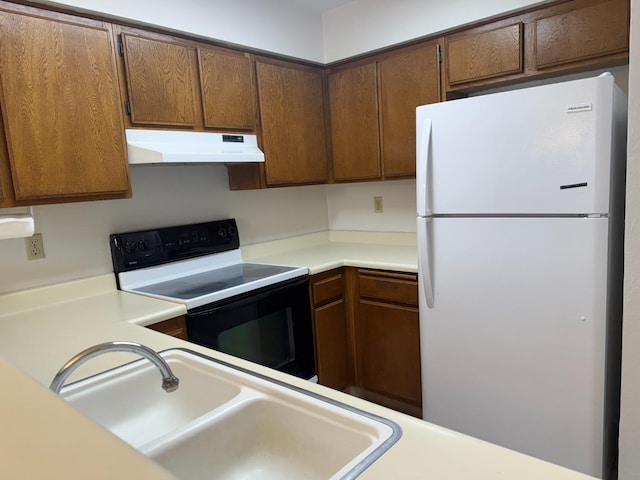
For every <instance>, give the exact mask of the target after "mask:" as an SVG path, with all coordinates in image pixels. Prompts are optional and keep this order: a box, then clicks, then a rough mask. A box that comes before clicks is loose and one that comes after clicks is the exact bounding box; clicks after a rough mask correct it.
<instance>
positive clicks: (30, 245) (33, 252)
mask: <svg viewBox="0 0 640 480" xmlns="http://www.w3.org/2000/svg"><path fill="white" fill-rule="evenodd" d="M24 244H25V247H26V249H27V260H40V259H41V258H44V244H43V243H42V234H41V233H34V234H33V235H32V236H30V237H27V238H25V239H24Z"/></svg>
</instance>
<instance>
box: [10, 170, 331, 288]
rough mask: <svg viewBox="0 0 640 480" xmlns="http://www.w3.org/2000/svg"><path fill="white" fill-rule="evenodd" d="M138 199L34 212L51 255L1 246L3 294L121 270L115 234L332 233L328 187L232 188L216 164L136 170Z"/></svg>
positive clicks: (246, 239) (15, 243)
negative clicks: (193, 229) (190, 226)
mask: <svg viewBox="0 0 640 480" xmlns="http://www.w3.org/2000/svg"><path fill="white" fill-rule="evenodd" d="M131 181H132V187H133V198H132V199H128V200H109V201H99V202H82V203H69V204H60V205H45V206H41V207H35V208H34V217H35V220H36V232H40V233H42V238H43V243H44V250H45V255H46V258H44V259H42V260H32V261H27V258H26V253H25V244H24V239H11V240H2V241H0V272H1V273H0V293H3V292H9V291H14V290H21V289H24V288H30V287H35V286H39V285H46V284H50V283H56V282H62V281H68V280H72V279H76V278H82V277H87V276H93V275H99V274H103V273H108V272H111V271H112V270H113V268H112V266H111V254H110V252H109V246H108V238H109V234H111V233H119V232H125V231H135V230H143V229H148V228H155V227H163V226H171V225H180V224H187V223H196V222H204V221H209V220H215V219H221V218H230V217H233V218H236V219H237V222H238V230H239V231H240V238H241V242H242V243H243V244H248V243H255V242H260V241H266V240H273V239H277V238H282V237H286V236H291V235H300V234H305V233H312V232H318V231H323V230H327V228H328V220H327V206H326V186H324V185H318V186H311V187H290V188H275V189H269V190H256V191H242V192H236V191H233V192H232V191H229V186H228V182H227V171H226V168H225V167H224V166H223V165H216V166H188V167H185V166H139V167H138V166H134V167H132V168H131Z"/></svg>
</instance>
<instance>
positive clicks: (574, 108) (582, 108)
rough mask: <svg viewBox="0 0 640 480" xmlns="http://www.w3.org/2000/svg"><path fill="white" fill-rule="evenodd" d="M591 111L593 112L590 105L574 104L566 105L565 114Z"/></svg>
mask: <svg viewBox="0 0 640 480" xmlns="http://www.w3.org/2000/svg"><path fill="white" fill-rule="evenodd" d="M591 110H593V105H592V104H591V103H574V104H573V105H567V113H579V112H590V111H591Z"/></svg>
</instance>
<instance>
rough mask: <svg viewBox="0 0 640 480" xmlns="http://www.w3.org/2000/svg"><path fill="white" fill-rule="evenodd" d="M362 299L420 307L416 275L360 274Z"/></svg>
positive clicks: (363, 271)
mask: <svg viewBox="0 0 640 480" xmlns="http://www.w3.org/2000/svg"><path fill="white" fill-rule="evenodd" d="M359 273H360V274H359V281H358V284H359V290H360V297H361V298H370V299H375V300H378V301H388V302H392V303H402V304H406V305H413V306H417V305H418V281H417V278H416V277H417V276H416V275H415V274H410V273H408V274H403V273H385V272H369V271H365V270H361V271H360V272H359Z"/></svg>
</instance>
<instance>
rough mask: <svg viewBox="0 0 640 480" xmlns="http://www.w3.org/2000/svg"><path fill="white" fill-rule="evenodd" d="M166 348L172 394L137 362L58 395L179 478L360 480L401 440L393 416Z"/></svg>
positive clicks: (155, 373)
mask: <svg viewBox="0 0 640 480" xmlns="http://www.w3.org/2000/svg"><path fill="white" fill-rule="evenodd" d="M160 354H161V356H162V357H163V358H164V359H165V360H166V361H167V363H168V364H169V365H170V366H171V369H172V370H173V372H174V374H175V375H176V376H177V377H178V378H179V379H180V387H179V388H178V390H177V391H175V392H172V393H166V392H164V391H163V390H162V389H161V388H160V376H159V374H158V371H157V369H155V367H153V366H152V365H151V364H150V363H149V362H147V361H145V360H139V361H136V362H132V363H129V364H126V365H123V366H121V367H117V368H115V369H112V370H109V371H107V372H103V373H101V374H98V375H95V376H92V377H89V378H87V379H83V380H80V381H78V382H75V383H72V384H70V385H68V386H66V387H64V388H63V390H62V392H61V395H62V396H63V397H64V398H65V399H66V400H67V401H68V402H69V403H71V404H72V405H73V406H74V407H75V408H77V409H78V410H80V411H81V412H83V413H85V414H86V415H88V416H89V417H91V418H92V419H94V420H95V421H97V422H98V423H100V424H101V425H103V426H104V427H106V428H107V429H109V430H110V431H111V432H113V433H114V434H115V435H117V436H119V437H120V438H121V439H123V440H124V441H126V442H127V443H129V444H131V445H132V446H134V447H135V448H137V449H138V450H140V451H141V452H142V453H143V454H145V455H146V456H148V457H149V458H150V459H152V460H154V461H155V462H157V463H158V464H160V465H162V466H163V467H165V468H166V469H167V470H169V471H170V472H172V473H173V474H174V475H176V476H177V477H179V478H181V479H200V478H208V479H210V478H216V479H229V480H233V479H240V478H242V479H246V478H260V479H267V480H268V479H271V478H305V479H316V478H317V479H328V478H331V479H339V478H343V479H349V478H355V477H356V476H357V475H359V474H360V473H361V472H362V471H363V470H364V469H366V468H367V467H368V466H369V465H370V464H371V463H373V461H375V460H376V459H377V458H378V457H380V455H382V454H383V453H384V452H385V451H386V450H387V449H388V448H390V447H391V446H392V445H393V444H394V443H395V442H396V441H397V440H398V439H399V438H400V436H401V430H400V427H399V426H398V425H397V424H395V423H394V422H391V421H389V420H388V419H384V418H382V417H378V416H376V415H372V414H369V413H367V412H364V411H361V410H358V409H356V408H353V407H351V406H349V405H346V404H342V403H340V402H337V401H335V400H333V399H330V398H327V397H323V396H320V395H317V394H315V393H312V392H309V391H306V390H304V389H301V388H297V387H294V386H291V385H288V384H286V383H282V382H279V381H276V380H273V379H270V378H268V377H264V376H262V375H259V374H256V373H253V372H250V371H248V370H244V369H242V368H239V367H236V366H233V365H230V364H227V363H225V362H221V361H218V360H215V359H212V358H209V357H206V356H203V355H201V354H198V353H196V352H193V351H190V350H187V349H171V350H165V351H164V352H161V353H160ZM212 472H213V475H212Z"/></svg>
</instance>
